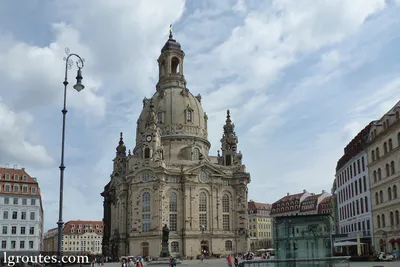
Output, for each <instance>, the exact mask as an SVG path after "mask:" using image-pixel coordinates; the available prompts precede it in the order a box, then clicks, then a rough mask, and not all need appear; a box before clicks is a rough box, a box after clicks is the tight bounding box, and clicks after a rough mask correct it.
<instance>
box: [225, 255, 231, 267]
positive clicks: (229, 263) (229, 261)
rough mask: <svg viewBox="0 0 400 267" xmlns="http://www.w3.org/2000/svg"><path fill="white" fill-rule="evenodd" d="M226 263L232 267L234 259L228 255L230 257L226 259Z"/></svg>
mask: <svg viewBox="0 0 400 267" xmlns="http://www.w3.org/2000/svg"><path fill="white" fill-rule="evenodd" d="M226 261H227V262H228V266H229V267H232V257H231V255H230V254H229V255H228V257H226Z"/></svg>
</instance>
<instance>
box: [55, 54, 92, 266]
mask: <svg viewBox="0 0 400 267" xmlns="http://www.w3.org/2000/svg"><path fill="white" fill-rule="evenodd" d="M65 53H66V54H67V56H66V57H64V61H65V77H64V82H63V85H64V106H63V109H62V111H61V112H62V114H63V121H62V135H61V164H60V200H59V208H58V221H57V225H58V243H57V254H58V255H57V256H58V258H59V265H60V266H61V265H62V262H61V257H62V236H63V234H62V230H63V226H64V222H63V218H62V215H63V194H64V170H65V165H64V144H65V117H66V114H67V85H68V70H69V69H71V68H72V66H73V65H74V62H73V60H72V59H71V57H76V58H77V61H76V66H77V67H78V72H77V75H76V84H75V85H74V86H73V87H74V89H75V90H76V91H78V92H80V91H82V90H83V89H84V88H85V86H84V85H83V84H82V79H83V78H82V68H83V63H84V61H85V60H84V59H83V58H81V57H80V56H79V55H77V54H73V53H70V50H69V49H68V48H65Z"/></svg>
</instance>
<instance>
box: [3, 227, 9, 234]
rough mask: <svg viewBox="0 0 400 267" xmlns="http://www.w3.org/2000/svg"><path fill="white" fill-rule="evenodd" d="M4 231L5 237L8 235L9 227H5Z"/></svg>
mask: <svg viewBox="0 0 400 267" xmlns="http://www.w3.org/2000/svg"><path fill="white" fill-rule="evenodd" d="M2 230H3V231H2V233H3V235H6V234H8V227H7V226H3V229H2Z"/></svg>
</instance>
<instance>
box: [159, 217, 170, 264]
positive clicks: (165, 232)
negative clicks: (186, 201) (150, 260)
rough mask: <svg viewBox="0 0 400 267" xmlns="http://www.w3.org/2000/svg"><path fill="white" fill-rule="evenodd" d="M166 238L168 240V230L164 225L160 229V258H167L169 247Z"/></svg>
mask: <svg viewBox="0 0 400 267" xmlns="http://www.w3.org/2000/svg"><path fill="white" fill-rule="evenodd" d="M168 238H169V229H168V226H167V225H164V227H163V229H162V243H161V253H160V257H169V256H170V254H169V246H168Z"/></svg>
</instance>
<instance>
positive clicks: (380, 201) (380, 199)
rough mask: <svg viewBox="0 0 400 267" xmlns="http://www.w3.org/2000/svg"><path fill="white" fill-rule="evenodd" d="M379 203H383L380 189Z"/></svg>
mask: <svg viewBox="0 0 400 267" xmlns="http://www.w3.org/2000/svg"><path fill="white" fill-rule="evenodd" d="M379 203H381V204H382V203H383V192H382V190H381V191H380V192H379Z"/></svg>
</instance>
